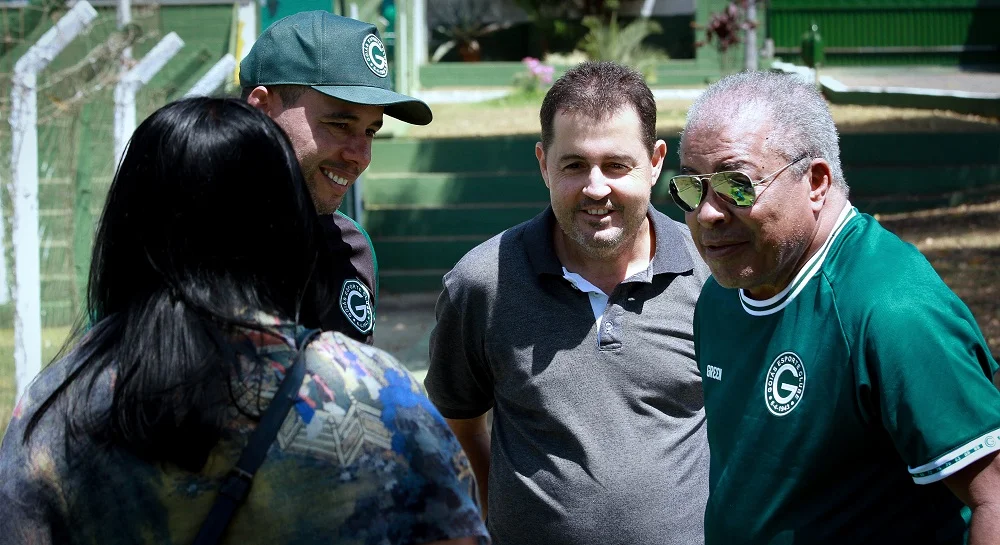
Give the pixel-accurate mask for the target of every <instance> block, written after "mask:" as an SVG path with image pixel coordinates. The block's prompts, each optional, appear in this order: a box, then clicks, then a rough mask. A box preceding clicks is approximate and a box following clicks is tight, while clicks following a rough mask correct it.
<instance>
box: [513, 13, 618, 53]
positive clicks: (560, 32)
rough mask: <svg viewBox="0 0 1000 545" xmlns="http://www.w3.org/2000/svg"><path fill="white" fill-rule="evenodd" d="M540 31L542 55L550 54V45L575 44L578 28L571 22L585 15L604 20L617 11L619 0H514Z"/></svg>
mask: <svg viewBox="0 0 1000 545" xmlns="http://www.w3.org/2000/svg"><path fill="white" fill-rule="evenodd" d="M514 3H515V4H517V5H518V7H520V8H521V9H523V10H524V12H525V13H527V14H528V17H529V18H530V19H531V21H532V22H533V23H534V25H535V27H536V28H538V29H539V31H540V33H541V39H542V43H541V46H542V56H543V57H544V56H545V54H547V53H549V52H550V46H551V45H552V44H553V43H560V42H565V41H567V40H569V41H570V43H572V41H575V39H574V35H577V30H578V29H577V27H576V26H575V25H572V24H570V23H569V22H568V21H570V20H579V19H580V18H582V17H587V16H599V17H607V15H608V14H609V13H610V12H611V11H612V10H615V9H617V8H618V4H619V2H618V0H514Z"/></svg>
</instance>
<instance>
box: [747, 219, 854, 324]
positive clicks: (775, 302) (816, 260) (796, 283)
mask: <svg viewBox="0 0 1000 545" xmlns="http://www.w3.org/2000/svg"><path fill="white" fill-rule="evenodd" d="M857 214H858V211H857V209H856V208H854V207H853V206H851V204H850V203H847V206H845V207H844V210H843V211H841V213H840V216H839V217H838V218H837V223H835V224H834V226H833V229H832V230H831V231H830V235H829V236H827V238H826V241H825V242H824V243H823V246H821V247H820V249H819V251H818V252H816V254H814V255H813V256H812V257H810V258H809V261H806V264H805V265H803V266H802V268H801V269H799V272H797V273H796V274H795V277H794V278H793V279H792V281H791V282H790V283H789V284H788V286H786V287H785V289H783V290H781V291H780V292H778V294H777V295H775V296H774V297H771V298H768V299H765V300H763V301H757V300H754V299H751V298H750V297H749V296H748V295H747V294H746V293H745V292H744V291H743V290H742V289H740V290H739V298H740V304H741V305H742V306H743V310H744V311H746V313H747V314H749V315H751V316H767V315H769V314H774V313H775V312H778V311H780V310H781V309H783V308H785V307H786V306H788V304H789V303H791V302H792V300H793V299H795V298H796V297H797V296H798V295H799V293H801V292H802V290H803V289H805V287H806V285H807V284H808V283H809V280H812V279H813V278H814V277H815V276H816V275H817V274H819V272H820V271H821V270H822V269H823V262H824V261H825V260H826V256H827V254H828V253H830V248H832V247H833V242H834V240H836V239H837V236H838V235H839V234H840V232H841V231H843V230H844V227H845V226H846V225H847V223H848V222H849V221H850V220H851V218H853V217H854V216H856V215H857Z"/></svg>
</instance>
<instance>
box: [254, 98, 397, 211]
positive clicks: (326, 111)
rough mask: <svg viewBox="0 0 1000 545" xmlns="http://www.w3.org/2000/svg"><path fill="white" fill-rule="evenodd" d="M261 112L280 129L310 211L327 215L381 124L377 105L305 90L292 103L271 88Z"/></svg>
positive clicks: (368, 154) (368, 155) (364, 161)
mask: <svg viewBox="0 0 1000 545" xmlns="http://www.w3.org/2000/svg"><path fill="white" fill-rule="evenodd" d="M270 95H271V96H270V98H271V99H272V100H274V103H273V104H272V105H271V107H270V108H269V109H268V111H267V113H268V115H270V116H271V118H272V119H274V121H275V122H277V123H278V125H280V126H281V128H282V129H284V131H285V134H287V135H288V139H289V140H291V142H292V146H293V147H294V148H295V155H296V157H298V160H299V164H300V165H301V166H302V175H303V176H304V177H305V180H306V185H307V186H308V187H309V194H310V195H311V196H312V200H313V203H314V204H315V205H316V211H317V212H318V213H320V214H331V213H333V212H334V211H336V210H337V208H338V207H339V206H340V203H341V202H342V201H343V200H344V195H345V194H346V193H347V190H348V188H350V186H351V184H353V183H354V181H355V180H357V179H358V177H359V176H360V175H361V173H362V172H364V171H365V169H367V168H368V165H369V163H371V160H372V140H373V139H374V138H375V133H376V132H377V131H378V130H379V129H380V128H381V127H382V112H383V110H384V108H383V107H382V106H367V105H362V104H354V103H351V102H345V101H343V100H338V99H336V98H333V97H331V96H327V95H324V94H323V93H320V92H319V91H316V90H314V89H306V90H305V92H304V93H303V94H302V96H301V97H299V99H298V100H297V101H295V103H294V104H291V105H285V104H282V102H281V98H280V96H278V95H277V93H271V94H270Z"/></svg>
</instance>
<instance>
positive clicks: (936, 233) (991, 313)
mask: <svg viewBox="0 0 1000 545" xmlns="http://www.w3.org/2000/svg"><path fill="white" fill-rule="evenodd" d="M979 200H980V201H981V202H978V203H974V204H965V205H961V206H956V207H953V208H944V209H936V210H923V211H919V212H910V213H906V214H891V215H882V216H877V217H878V219H879V221H880V222H881V223H882V225H884V226H885V227H886V228H888V229H889V230H891V231H893V232H894V233H896V234H897V235H899V236H900V238H902V239H904V240H906V241H908V242H910V243H912V244H914V245H915V246H916V247H917V248H919V249H920V251H921V252H923V254H924V256H925V257H927V260H928V261H930V262H931V265H933V266H934V269H935V270H936V271H937V272H938V274H940V275H941V278H942V279H944V281H945V283H946V284H948V286H949V287H951V289H952V290H954V291H955V293H957V294H958V296H959V297H961V298H962V300H963V301H965V303H966V304H967V305H968V306H969V308H970V309H971V310H972V314H973V315H975V317H976V321H977V322H978V323H979V327H980V328H981V329H982V330H983V334H984V335H985V337H986V340H987V342H988V343H989V345H990V349H991V350H992V351H993V355H994V357H998V358H1000V190H997V191H996V192H994V193H990V194H986V195H983V197H982V198H981V199H979Z"/></svg>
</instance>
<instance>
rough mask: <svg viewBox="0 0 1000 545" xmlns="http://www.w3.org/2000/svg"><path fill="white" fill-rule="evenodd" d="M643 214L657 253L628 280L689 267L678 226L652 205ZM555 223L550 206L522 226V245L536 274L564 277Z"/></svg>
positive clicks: (644, 279)
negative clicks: (556, 245) (646, 266)
mask: <svg viewBox="0 0 1000 545" xmlns="http://www.w3.org/2000/svg"><path fill="white" fill-rule="evenodd" d="M646 216H647V217H648V218H649V221H650V224H651V225H652V226H653V233H655V234H656V252H655V254H654V255H653V261H652V263H650V266H649V267H648V268H647V269H646V270H645V271H644V272H641V273H638V274H635V275H633V276H632V277H630V280H639V281H645V282H649V281H652V279H653V276H655V275H657V274H664V273H666V274H680V273H685V272H688V271H690V270H692V269H693V268H694V259H693V258H692V257H691V253H690V252H689V250H688V245H687V244H686V243H685V242H684V233H683V231H682V230H681V228H680V226H679V225H678V224H677V223H676V222H674V221H673V220H671V219H670V218H669V217H667V216H666V215H665V214H663V213H662V212H660V211H659V210H657V209H656V208H653V206H652V205H650V207H649V211H648V212H647V214H646ZM555 225H556V216H555V213H553V212H552V207H551V206H547V207H546V208H545V210H544V211H543V212H542V213H541V214H538V215H537V216H535V217H534V218H532V219H531V220H529V221H528V223H527V225H525V229H524V247H525V250H526V251H527V253H528V261H529V263H530V264H531V268H532V269H534V271H535V274H538V275H542V274H553V275H556V276H559V277H562V276H563V270H562V263H560V262H559V258H558V257H556V248H555V244H554V243H553V242H552V229H553V228H555Z"/></svg>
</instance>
